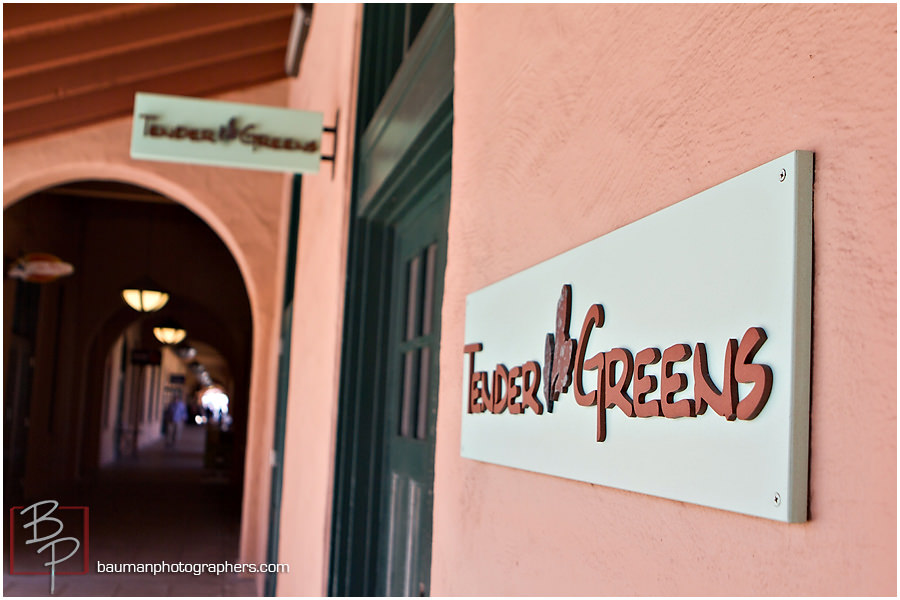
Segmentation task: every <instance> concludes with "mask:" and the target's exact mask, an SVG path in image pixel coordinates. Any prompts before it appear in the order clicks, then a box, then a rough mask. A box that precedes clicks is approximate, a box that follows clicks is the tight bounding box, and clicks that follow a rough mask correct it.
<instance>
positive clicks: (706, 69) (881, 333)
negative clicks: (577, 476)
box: [431, 4, 897, 596]
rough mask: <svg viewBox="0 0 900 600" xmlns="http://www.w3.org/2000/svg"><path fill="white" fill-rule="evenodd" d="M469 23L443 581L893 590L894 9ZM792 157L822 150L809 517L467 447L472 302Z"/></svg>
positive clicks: (583, 12) (452, 247) (438, 508)
mask: <svg viewBox="0 0 900 600" xmlns="http://www.w3.org/2000/svg"><path fill="white" fill-rule="evenodd" d="M455 15H456V65H455V66H456V75H455V77H456V89H455V94H454V111H455V124H454V136H453V137H454V141H453V144H454V149H453V180H452V188H453V189H452V201H451V214H450V228H449V248H448V264H447V270H446V282H445V292H444V304H443V325H442V344H441V382H440V406H439V412H438V431H437V455H436V464H435V483H434V498H435V500H434V530H433V558H432V589H431V591H432V593H433V594H436V595H469V594H479V595H480V594H486V595H496V594H500V595H535V594H537V595H585V594H586V595H623V596H627V595H664V596H668V595H695V594H696V595H895V594H896V591H897V587H896V566H897V552H896V531H897V519H896V509H897V496H896V484H897V480H896V474H897V466H896V457H897V448H896V402H897V390H896V379H897V371H896V364H897V363H896V359H897V355H896V337H895V334H896V239H897V238H896V235H897V234H896V183H897V181H896V147H897V137H896V133H897V130H896V113H897V104H896V96H897V89H896V69H897V63H896V56H897V52H896V50H897V48H896V7H895V6H891V5H876V6H863V5H829V6H819V5H775V6H763V5H655V6H619V5H578V6H561V5H560V6H542V5H527V6H526V5H491V6H481V5H471V4H461V5H458V6H457V7H456V10H455ZM795 149H805V150H813V151H814V152H815V158H816V166H815V190H814V194H815V197H814V206H815V208H814V211H815V217H814V218H815V242H814V243H815V267H814V269H815V283H814V289H813V295H814V310H813V324H814V334H813V357H812V359H813V381H812V389H813V392H812V412H811V442H810V455H811V458H810V499H809V510H810V514H811V519H810V520H809V522H807V523H805V524H793V525H789V524H784V523H779V522H773V521H768V520H764V519H759V518H753V517H747V516H742V515H739V514H735V513H730V512H725V511H720V510H714V509H709V508H703V507H699V506H694V505H689V504H684V503H679V502H674V501H670V500H664V499H658V498H653V497H650V496H644V495H640V494H635V493H630V492H624V491H619V490H615V489H611V488H605V487H602V486H595V485H589V484H586V483H579V482H574V481H567V480H564V479H559V478H554V477H548V476H543V475H535V474H531V473H527V472H524V471H518V470H513V469H509V468H504V467H499V466H493V465H488V464H483V463H479V462H475V461H471V460H464V459H462V458H460V456H459V439H460V430H459V425H460V411H461V406H460V404H461V402H460V394H461V386H462V385H463V373H462V365H463V360H462V346H463V327H464V315H465V296H466V294H468V293H470V292H472V291H475V290H477V289H479V288H481V287H483V286H485V285H487V284H489V283H492V282H495V281H497V280H499V279H502V278H504V277H507V276H509V275H512V274H513V273H516V272H518V271H520V270H522V269H524V268H526V267H529V266H531V265H533V264H536V263H538V262H540V261H542V260H545V259H547V258H550V257H552V256H555V255H557V254H559V253H561V252H563V251H565V250H568V249H570V248H572V247H574V246H577V245H579V244H581V243H584V242H586V241H588V240H591V239H594V238H596V237H598V236H600V235H602V234H605V233H607V232H609V231H612V230H614V229H616V228H618V227H621V226H623V225H625V224H627V223H630V222H632V221H635V220H637V219H639V218H641V217H644V216H646V215H648V214H651V213H653V212H655V211H657V210H659V209H661V208H663V207H666V206H668V205H671V204H674V203H676V202H678V201H680V200H683V199H685V198H688V197H690V196H691V195H693V194H695V193H697V192H699V191H701V190H704V189H706V188H709V187H711V186H713V185H716V184H718V183H720V182H722V181H724V180H726V179H729V178H731V177H733V176H735V175H738V174H740V173H742V172H744V171H747V170H749V169H751V168H753V167H756V166H757V165H760V164H762V163H764V162H767V161H769V160H771V159H774V158H776V157H779V156H781V155H783V154H785V153H787V152H789V151H791V150H795ZM501 222H502V223H504V226H503V228H502V229H498V228H497V227H496V224H497V223H501Z"/></svg>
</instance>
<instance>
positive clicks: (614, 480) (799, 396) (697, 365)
mask: <svg viewBox="0 0 900 600" xmlns="http://www.w3.org/2000/svg"><path fill="white" fill-rule="evenodd" d="M812 177H813V155H812V153H811V152H803V151H797V152H792V153H790V154H788V155H786V156H783V157H781V158H779V159H776V160H774V161H772V162H770V163H767V164H765V165H763V166H761V167H758V168H756V169H753V170H752V171H749V172H747V173H744V174H743V175H740V176H738V177H735V178H733V179H731V180H729V181H726V182H725V183H722V184H720V185H717V186H715V187H714V188H711V189H709V190H706V191H704V192H701V193H700V194H697V195H696V196H693V197H691V198H688V199H687V200H684V201H682V202H679V203H677V204H675V205H672V206H670V207H668V208H666V209H664V210H661V211H659V212H657V213H654V214H652V215H650V216H648V217H645V218H643V219H641V220H639V221H636V222H634V223H631V224H630V225H627V226H625V227H622V228H620V229H617V230H615V231H613V232H610V233H608V234H606V235H604V236H602V237H600V238H598V239H596V240H593V241H591V242H588V243H586V244H584V245H582V246H579V247H578V248H575V249H573V250H570V251H568V252H566V253H564V254H561V255H559V256H557V257H555V258H552V259H550V260H547V261H545V262H543V263H541V264H538V265H536V266H534V267H531V268H529V269H527V270H525V271H522V272H520V273H517V274H516V275H513V276H512V277H509V278H507V279H504V280H503V281H500V282H498V283H495V284H493V285H491V286H488V287H486V288H484V289H481V290H478V291H476V292H473V293H472V294H469V296H468V297H467V298H466V327H465V329H466V331H465V343H466V347H465V350H464V353H463V354H464V356H463V357H462V359H463V361H464V376H463V377H464V381H463V386H462V387H463V390H462V402H463V416H462V439H461V454H462V456H463V457H466V458H472V459H476V460H481V461H486V462H490V463H496V464H499V465H505V466H509V467H514V468H518V469H526V470H529V471H536V472H539V473H546V474H549V475H556V476H559V477H566V478H570V479H576V480H580V481H587V482H591V483H596V484H601V485H606V486H611V487H616V488H621V489H625V490H631V491H635V492H640V493H644V494H651V495H655V496H661V497H664V498H671V499H674V500H681V501H685V502H691V503H695V504H701V505H705V506H711V507H715V508H721V509H725V510H731V511H736V512H741V513H746V514H750V515H756V516H759V517H765V518H769V519H775V520H781V521H788V522H801V521H805V520H806V517H807V515H806V513H807V470H808V450H809V384H810V338H811V292H812V283H811V281H812ZM567 321H568V323H567ZM548 334H553V338H552V340H551V339H550V338H549V336H548ZM584 339H587V340H588V341H587V344H586V345H584V344H582V342H583V340H584ZM498 365H499V366H498ZM569 379H570V380H571V381H567V380H569ZM538 380H539V381H538ZM567 384H568V385H567ZM548 395H549V396H550V397H551V398H552V397H554V396H556V395H558V399H557V400H556V401H554V402H548ZM598 398H599V400H598ZM598 405H599V408H598ZM551 409H552V410H551ZM539 413H540V414H539ZM698 413H699V414H698Z"/></svg>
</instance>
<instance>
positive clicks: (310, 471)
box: [277, 4, 362, 596]
mask: <svg viewBox="0 0 900 600" xmlns="http://www.w3.org/2000/svg"><path fill="white" fill-rule="evenodd" d="M361 13H362V10H361V6H360V5H354V4H341V5H337V4H335V5H324V4H320V5H316V7H315V9H314V15H313V20H312V26H311V28H310V32H309V38H308V39H307V42H306V47H305V48H304V51H303V62H302V63H301V67H300V74H299V77H298V78H297V79H294V80H292V82H291V87H290V99H289V102H290V106H291V107H292V108H298V109H303V110H316V111H321V112H323V113H324V114H325V125H326V126H329V125H334V124H335V123H337V128H338V131H337V152H336V154H337V159H336V162H335V164H334V170H333V172H332V167H331V165H330V164H329V163H327V162H323V163H322V167H321V171H320V172H319V174H318V175H315V176H310V177H304V178H303V187H302V194H301V199H300V230H299V235H298V248H297V268H296V278H295V288H294V310H293V323H292V329H291V363H290V365H291V366H290V380H289V386H290V387H289V391H288V408H287V420H286V423H285V449H284V478H283V486H284V487H283V490H282V500H281V528H280V534H279V546H278V547H279V550H278V562H280V563H287V564H288V565H290V573H283V574H279V575H278V588H277V594H278V595H279V596H324V595H326V594H327V593H328V588H327V581H328V578H327V576H328V557H329V544H330V539H331V499H332V495H331V492H332V483H333V480H334V448H335V431H336V423H337V406H338V376H339V373H340V359H341V335H342V331H343V324H344V321H343V306H344V293H345V287H346V280H345V276H344V273H345V268H346V264H347V231H348V225H349V218H350V211H349V206H350V182H351V174H352V157H353V152H352V151H353V148H352V145H353V144H352V140H353V135H354V132H353V123H354V122H355V116H354V107H355V104H356V88H355V85H354V82H355V81H356V79H357V76H356V67H357V57H358V56H359V46H358V39H359V24H360V18H361V16H362V14H361ZM336 119H337V121H336ZM329 138H333V136H330V135H329V136H326V137H325V139H324V140H323V151H324V152H325V153H326V154H328V153H330V151H331V150H332V148H333V146H332V145H331V144H333V143H334V140H333V139H329Z"/></svg>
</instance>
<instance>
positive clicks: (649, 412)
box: [463, 285, 772, 442]
mask: <svg viewBox="0 0 900 600" xmlns="http://www.w3.org/2000/svg"><path fill="white" fill-rule="evenodd" d="M571 314H572V287H571V286H570V285H564V286H563V288H562V292H561V293H560V298H559V302H558V304H557V308H556V330H555V332H554V333H548V334H547V338H546V341H545V345H544V367H543V381H544V387H543V395H544V402H545V403H546V408H547V412H553V404H554V403H555V402H558V401H559V398H560V394H563V393H566V392H567V391H568V390H569V388H570V387H572V388H573V392H574V393H573V395H574V397H575V402H576V403H578V404H579V405H580V406H596V407H597V441H598V442H603V441H605V440H606V433H607V432H606V421H607V415H606V411H607V410H608V409H611V408H618V409H619V410H621V411H622V412H623V413H624V414H625V415H626V416H628V417H634V418H648V417H664V418H668V419H678V418H683V417H697V416H698V415H702V414H704V413H705V412H706V410H707V408H711V409H712V410H713V412H715V413H716V414H718V415H720V416H722V417H724V418H725V419H727V420H729V421H734V420H735V419H740V420H747V421H748V420H751V419H754V418H756V416H757V415H759V413H760V412H761V411H762V410H763V408H764V407H765V405H766V401H767V400H768V399H769V394H770V393H771V391H772V369H771V367H769V366H768V365H764V364H758V363H754V362H753V358H754V357H755V356H756V353H757V352H759V349H760V348H761V347H762V346H763V344H765V342H766V339H767V338H766V332H765V331H764V330H763V328H762V327H750V328H749V329H747V331H745V332H744V334H743V336H742V337H741V339H740V341H738V340H737V339H734V338H732V339H730V340H728V342H727V344H726V347H725V353H724V357H722V359H721V363H717V364H721V365H722V366H721V368H722V379H721V381H722V382H723V383H722V388H721V389H719V388H718V387H717V386H716V384H715V383H714V382H713V380H712V378H711V376H710V360H709V357H708V355H707V351H706V344H704V343H703V342H697V343H696V344H694V346H693V347H691V346H690V345H688V344H674V345H672V346H669V347H668V348H665V349H663V350H662V351H661V350H660V349H659V348H644V349H643V350H640V351H639V352H637V353H636V354H632V352H631V351H630V350H628V349H627V348H612V349H610V350H607V351H605V352H600V353H597V354H595V355H593V356H590V357H588V356H586V351H587V346H588V342H589V341H590V338H591V335H593V334H595V330H597V329H600V328H602V327H603V324H604V322H605V314H604V310H603V306H602V305H601V304H594V305H592V306H591V307H590V308H589V309H588V311H587V313H586V314H585V316H584V320H583V321H582V326H581V336H580V338H578V339H573V338H570V337H569V327H570V321H571ZM579 339H580V340H581V341H580V342H579ZM483 348H484V347H483V346H482V344H467V345H466V346H465V347H464V348H463V351H464V353H465V354H466V355H468V357H469V361H468V364H469V368H468V385H467V389H468V412H469V413H481V412H491V413H494V414H501V413H503V412H504V411H506V410H509V412H510V414H524V413H525V411H526V410H527V409H531V410H533V411H534V412H535V414H538V415H541V414H543V413H544V405H543V404H541V401H540V399H538V390H539V389H540V387H541V373H542V372H541V367H540V365H539V364H538V363H537V361H529V362H526V363H525V364H523V365H521V366H516V367H513V368H512V369H508V368H507V367H506V365H503V364H499V365H497V366H496V368H495V369H494V370H493V372H492V373H491V374H490V375H489V374H488V373H487V372H485V371H476V370H475V354H476V353H478V352H480V351H481V350H483ZM688 361H690V365H689V366H688V364H687V363H688ZM686 368H690V369H691V370H692V373H693V379H694V387H693V398H682V399H679V400H676V399H675V395H676V394H678V393H679V392H683V391H685V390H686V389H687V386H688V378H687V376H686V375H685V374H684V373H683V372H679V371H678V369H686ZM586 372H593V373H594V376H593V378H592V379H593V381H594V383H593V385H589V381H588V380H589V379H591V378H589V377H588V376H587V374H586ZM739 383H744V384H752V386H753V387H752V388H751V389H750V391H749V392H747V394H746V395H745V396H744V397H743V398H740V397H739V395H738V384H739ZM629 389H631V390H632V391H631V394H633V396H632V395H629V392H628V390H629ZM654 392H656V394H655V397H651V395H654Z"/></svg>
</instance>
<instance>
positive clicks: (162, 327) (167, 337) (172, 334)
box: [153, 319, 187, 346]
mask: <svg viewBox="0 0 900 600" xmlns="http://www.w3.org/2000/svg"><path fill="white" fill-rule="evenodd" d="M186 335H187V332H186V331H185V330H184V328H183V327H182V326H181V325H179V324H178V323H176V322H175V321H173V320H171V319H169V320H167V321H163V322H162V323H160V324H159V325H157V326H156V327H154V328H153V337H155V338H156V339H157V340H159V341H160V343H162V344H166V345H168V346H174V345H175V344H177V343H179V342H180V341H181V340H183V339H184V337H185V336H186Z"/></svg>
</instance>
